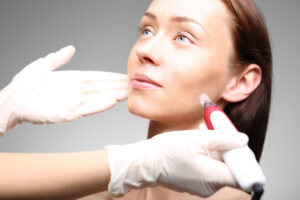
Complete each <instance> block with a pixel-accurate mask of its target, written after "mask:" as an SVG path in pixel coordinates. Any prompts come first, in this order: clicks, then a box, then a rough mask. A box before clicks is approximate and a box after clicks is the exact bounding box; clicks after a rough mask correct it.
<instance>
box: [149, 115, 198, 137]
mask: <svg viewBox="0 0 300 200" xmlns="http://www.w3.org/2000/svg"><path fill="white" fill-rule="evenodd" d="M203 122H204V121H203V119H200V120H196V121H192V122H189V123H165V122H160V121H153V120H151V121H150V124H149V129H148V138H152V137H153V136H155V135H158V134H161V133H165V132H170V131H180V130H191V129H198V128H199V125H200V123H203Z"/></svg>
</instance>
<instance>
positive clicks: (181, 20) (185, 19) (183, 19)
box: [144, 12, 208, 34]
mask: <svg viewBox="0 0 300 200" xmlns="http://www.w3.org/2000/svg"><path fill="white" fill-rule="evenodd" d="M144 16H147V17H149V18H151V19H153V20H155V21H157V17H156V16H155V15H154V14H153V13H150V12H146V13H145V14H144ZM170 21H173V22H178V23H184V22H191V23H195V24H197V25H198V26H200V27H201V28H202V29H203V30H204V31H205V32H206V33H207V34H208V32H207V31H206V29H205V28H204V27H203V25H202V24H201V23H199V22H198V21H197V20H195V19H193V18H189V17H184V16H173V17H172V18H171V20H170Z"/></svg>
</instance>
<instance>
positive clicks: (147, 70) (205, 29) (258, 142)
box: [75, 0, 271, 199]
mask: <svg viewBox="0 0 300 200" xmlns="http://www.w3.org/2000/svg"><path fill="white" fill-rule="evenodd" d="M250 14H251V15H250ZM254 19H255V20H254ZM257 19H259V20H257ZM243 20H244V21H243ZM253 30H259V31H256V32H255V34H254V33H253V32H252V31H253ZM262 38H263V39H262ZM270 73H271V54H270V48H269V41H268V35H267V32H266V30H265V26H264V23H263V20H262V19H261V15H260V13H259V12H257V9H256V7H255V6H254V4H253V2H251V1H242V0H241V1H220V0H200V1H199V0H188V1H184V2H183V1H182V2H181V1H179V0H154V1H153V2H152V4H151V5H150V7H149V9H148V11H147V12H146V14H145V16H144V17H143V19H142V21H141V35H140V38H139V40H138V41H137V43H136V45H135V46H134V48H133V49H132V51H131V54H130V56H129V61H128V74H129V76H130V78H131V83H130V86H129V87H130V88H129V96H128V107H129V110H130V112H132V113H134V114H137V115H139V116H142V117H146V118H149V119H150V120H151V121H150V126H149V132H148V137H149V138H152V137H153V136H155V135H158V136H160V135H159V134H160V133H163V132H167V131H177V134H174V133H171V134H173V135H174V136H175V135H176V137H178V138H180V137H181V136H183V135H185V134H184V133H186V134H187V135H188V132H180V131H179V132H178V130H183V129H185V130H186V129H197V128H198V126H199V124H200V123H202V122H203V114H202V113H203V109H202V107H201V105H200V103H199V100H198V98H199V95H200V94H201V93H206V94H208V95H209V97H210V98H211V99H212V100H213V101H214V102H216V103H217V104H218V105H220V106H222V107H224V109H225V110H226V112H227V113H228V115H229V116H230V117H231V118H232V120H233V121H234V123H236V125H237V128H238V129H239V130H241V131H245V132H246V133H247V134H249V137H250V147H252V148H253V150H254V151H255V153H256V155H257V158H258V159H259V156H260V153H261V149H262V145H263V140H264V134H265V130H266V124H267V119H268V111H269V103H270V90H271V87H270V86H271V84H270ZM258 95H263V96H258ZM258 100H259V101H258ZM254 102H255V103H254ZM253 104H255V105H253ZM255 106H258V107H255ZM246 112H247V113H249V116H251V118H250V117H249V116H245V113H246ZM258 117H260V118H258ZM245 120H246V121H245ZM249 122H251V123H250V126H249V127H250V128H249V127H248V126H247V125H249ZM260 122H261V123H262V124H259V123H260ZM252 130H255V131H256V133H259V134H262V135H259V136H257V135H254V134H253V131H252ZM178 133H179V134H178ZM161 135H166V137H167V136H169V135H170V134H161ZM158 136H156V137H153V139H154V140H152V139H150V140H149V141H155V138H162V137H158ZM253 136H255V138H253ZM167 138H168V137H167ZM170 138H171V137H170ZM170 138H168V139H170ZM179 141H180V142H178V140H177V143H176V142H175V143H173V146H171V147H174V145H175V144H177V146H180V145H181V144H182V143H184V142H181V141H183V140H179ZM251 141H252V143H251ZM253 141H254V142H253ZM149 143H150V144H151V143H152V142H149ZM158 144H167V143H158ZM142 146H144V145H142ZM146 146H147V145H146ZM150 146H151V145H150ZM160 146H161V147H162V148H165V146H167V145H160ZM236 146H238V145H236ZM125 148H126V147H124V148H123V147H108V148H107V149H108V154H109V157H110V158H113V157H116V155H118V153H119V152H120V151H121V150H123V149H125ZM142 148H143V147H142ZM183 149H185V148H182V150H183ZM150 150H152V151H153V152H155V148H150ZM217 150H219V149H217ZM114 152H117V153H116V154H114ZM121 152H122V151H121ZM148 153H149V152H148ZM177 153H178V152H177ZM210 153H211V154H209V155H211V156H212V159H217V160H218V159H220V158H219V156H218V154H217V153H216V152H215V151H211V152H210ZM111 155H115V156H111ZM98 156H99V155H98ZM127 156H128V155H127ZM104 158H105V159H106V160H107V158H106V157H105V156H104ZM109 162H110V167H111V169H110V170H111V172H113V173H112V176H113V177H115V175H114V174H115V173H114V170H115V168H113V167H112V166H114V159H109ZM205 164H206V163H203V165H205ZM86 167H87V166H84V168H86ZM107 168H108V166H106V167H105V168H104V170H103V171H107ZM125 174H126V173H125ZM180 174H181V173H180ZM204 175H205V173H204ZM210 175H212V174H210ZM104 177H105V181H104V182H106V181H107V179H108V177H107V176H105V175H104ZM206 178H207V177H206ZM112 180H114V179H113V178H112V179H111V180H110V185H114V184H116V183H115V182H114V181H112ZM116 180H117V179H116ZM122 184H123V183H122ZM94 185H95V184H94ZM103 185H105V184H103ZM204 185H205V186H209V183H207V182H206V183H205V184H204ZM224 185H232V186H235V185H234V184H228V183H227V184H220V182H218V184H217V185H216V186H215V188H214V189H218V188H221V187H222V186H224ZM77 186H78V185H77ZM143 186H145V185H143ZM149 186H153V185H151V182H150V184H149ZM235 187H236V186H235ZM75 188H76V187H75ZM111 188H112V187H110V192H111V193H112V191H111ZM101 189H102V190H103V189H105V187H103V188H101ZM101 189H98V191H99V190H101ZM174 189H176V187H174ZM93 190H94V191H96V189H95V187H94V188H93ZM194 193H196V190H194ZM100 196H101V198H102V199H110V198H112V197H110V196H109V195H108V194H107V193H105V194H104V193H103V194H100ZM200 196H201V195H200ZM203 196H205V195H203ZM225 196H226V197H228V199H235V198H238V199H241V198H248V197H249V196H248V194H246V193H243V192H241V191H238V190H235V189H230V188H224V189H222V190H220V191H219V192H217V193H216V194H214V195H212V196H211V197H209V198H210V199H224V198H225ZM123 199H201V197H199V196H194V195H189V194H187V193H178V192H175V191H173V190H169V189H166V188H164V187H156V188H144V189H141V190H131V191H130V192H129V193H128V194H127V195H125V196H124V197H123Z"/></svg>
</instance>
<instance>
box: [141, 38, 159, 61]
mask: <svg viewBox="0 0 300 200" xmlns="http://www.w3.org/2000/svg"><path fill="white" fill-rule="evenodd" d="M162 48H163V45H162V41H161V38H160V37H159V36H154V37H152V38H149V39H147V40H146V41H143V42H141V43H140V44H139V46H138V47H137V50H136V55H137V57H138V59H139V60H140V62H141V63H143V64H151V65H153V66H159V65H161V62H162Z"/></svg>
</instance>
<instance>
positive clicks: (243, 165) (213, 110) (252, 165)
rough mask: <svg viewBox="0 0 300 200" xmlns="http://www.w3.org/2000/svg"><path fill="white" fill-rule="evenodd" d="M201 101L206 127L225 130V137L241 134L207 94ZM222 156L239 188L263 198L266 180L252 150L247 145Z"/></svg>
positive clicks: (223, 153)
mask: <svg viewBox="0 0 300 200" xmlns="http://www.w3.org/2000/svg"><path fill="white" fill-rule="evenodd" d="M200 101H201V104H202V106H203V108H204V119H205V122H206V125H207V127H208V128H209V129H210V130H220V131H222V130H223V132H224V135H228V136H231V135H232V134H240V133H238V130H237V129H236V127H235V126H234V125H233V123H232V122H231V121H230V119H229V118H228V117H227V115H226V114H225V113H224V111H223V110H222V109H221V108H220V107H217V106H216V105H215V104H214V103H213V102H212V101H211V100H210V99H209V98H208V97H207V96H206V95H205V94H202V95H201V96H200ZM221 154H222V157H223V159H224V161H225V163H226V164H227V165H228V166H229V168H230V170H231V172H232V173H233V176H234V177H235V178H236V180H237V182H238V183H239V186H240V187H241V188H242V189H243V190H245V191H247V192H252V191H254V192H256V194H258V193H259V195H257V196H261V195H262V192H263V188H262V186H263V185H264V184H265V181H266V179H265V176H264V174H263V172H262V170H261V168H260V166H259V164H258V162H257V161H256V158H255V155H254V153H253V152H252V151H251V149H250V148H249V147H248V146H247V145H246V146H244V147H241V148H235V149H232V150H228V151H223V152H221ZM258 198H260V197H258Z"/></svg>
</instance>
